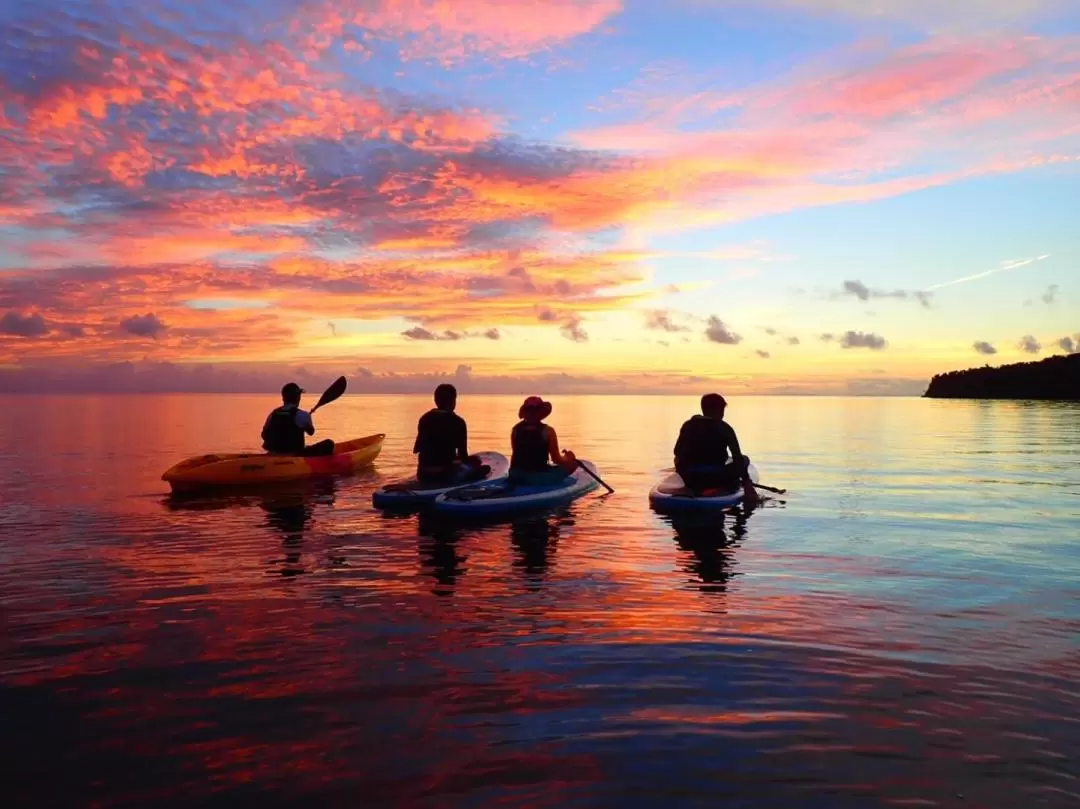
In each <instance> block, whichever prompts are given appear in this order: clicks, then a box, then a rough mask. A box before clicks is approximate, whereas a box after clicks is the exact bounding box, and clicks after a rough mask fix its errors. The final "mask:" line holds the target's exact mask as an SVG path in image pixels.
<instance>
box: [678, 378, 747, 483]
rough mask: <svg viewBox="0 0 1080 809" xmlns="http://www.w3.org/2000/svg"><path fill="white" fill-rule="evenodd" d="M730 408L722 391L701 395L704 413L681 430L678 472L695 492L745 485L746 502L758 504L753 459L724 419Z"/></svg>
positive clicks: (702, 411) (688, 422)
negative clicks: (751, 474)
mask: <svg viewBox="0 0 1080 809" xmlns="http://www.w3.org/2000/svg"><path fill="white" fill-rule="evenodd" d="M726 409H727V402H726V401H725V400H724V397H723V396H721V395H720V394H719V393H707V394H705V395H704V396H702V397H701V415H700V416H694V417H693V418H691V419H690V420H689V421H687V422H686V423H685V424H683V426H682V429H681V430H679V439H678V441H676V442H675V471H676V472H678V473H679V477H681V478H682V479H683V483H684V484H686V487H687V488H688V489H693V490H695V491H702V490H705V489H721V490H724V491H734V490H735V489H737V488H738V487H739V485H740V484H741V485H742V488H743V499H744V501H745V502H748V503H755V502H757V500H758V494H757V489H755V488H754V484H753V482H752V481H751V480H750V459H749V458H747V457H746V456H745V455H743V454H742V450H741V449H740V448H739V438H738V436H736V435H735V430H734V429H733V428H732V426H731V425H730V424H728V423H727V422H726V421H724V411H725V410H726ZM729 450H730V453H731V454H730V456H729V454H728V452H729ZM729 457H730V458H731V462H730V463H729V462H728V458H729Z"/></svg>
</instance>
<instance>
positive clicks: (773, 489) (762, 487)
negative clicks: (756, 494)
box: [754, 483, 787, 494]
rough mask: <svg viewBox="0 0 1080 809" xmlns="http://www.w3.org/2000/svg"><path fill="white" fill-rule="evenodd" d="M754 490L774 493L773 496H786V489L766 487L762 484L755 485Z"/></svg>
mask: <svg viewBox="0 0 1080 809" xmlns="http://www.w3.org/2000/svg"><path fill="white" fill-rule="evenodd" d="M754 488H755V489H764V490H765V491H767V492H774V493H775V494H787V489H777V488H775V487H774V486H766V485H765V484H764V483H755V484H754Z"/></svg>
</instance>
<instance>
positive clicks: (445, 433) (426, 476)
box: [413, 383, 487, 483]
mask: <svg viewBox="0 0 1080 809" xmlns="http://www.w3.org/2000/svg"><path fill="white" fill-rule="evenodd" d="M456 406H457V389H456V388H455V387H454V386H453V385H450V384H446V383H444V384H442V385H439V386H438V387H437V388H435V407H434V409H432V410H429V411H428V412H427V413H425V414H424V415H423V416H421V417H420V420H419V421H418V422H417V424H416V442H415V443H414V444H413V452H414V453H415V454H416V476H417V478H418V479H419V480H421V481H424V482H429V483H437V482H445V481H452V480H457V479H465V478H470V477H475V476H477V475H482V474H484V471H485V470H486V469H487V467H484V466H483V465H482V463H481V461H480V460H479V459H478V458H475V457H472V456H470V455H469V448H468V447H469V428H468V425H466V424H465V419H463V418H462V417H461V416H459V415H458V414H457V413H455V412H454V408H455V407H456Z"/></svg>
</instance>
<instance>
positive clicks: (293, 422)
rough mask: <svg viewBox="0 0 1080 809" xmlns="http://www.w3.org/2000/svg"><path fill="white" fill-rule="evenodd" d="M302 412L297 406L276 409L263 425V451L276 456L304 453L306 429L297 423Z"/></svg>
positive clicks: (283, 406) (285, 405) (284, 405)
mask: <svg viewBox="0 0 1080 809" xmlns="http://www.w3.org/2000/svg"><path fill="white" fill-rule="evenodd" d="M301 412H302V411H301V410H300V408H299V407H298V406H297V405H295V404H283V405H282V406H281V407H277V408H274V410H272V411H271V413H270V415H269V416H268V417H267V419H266V424H264V425H263V430H262V439H263V449H264V450H266V451H267V452H272V453H274V454H282V455H284V454H287V455H300V454H301V453H302V452H303V451H304V429H303V428H302V427H301V426H300V425H299V424H298V423H297V417H298V416H299V415H300V413H301ZM304 415H307V414H306V413H305V414H304ZM301 418H302V417H301Z"/></svg>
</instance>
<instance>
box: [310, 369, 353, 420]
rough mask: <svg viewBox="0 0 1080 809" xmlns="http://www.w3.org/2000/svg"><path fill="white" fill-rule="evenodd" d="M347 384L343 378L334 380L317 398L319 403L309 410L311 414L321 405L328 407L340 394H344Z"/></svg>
mask: <svg viewBox="0 0 1080 809" xmlns="http://www.w3.org/2000/svg"><path fill="white" fill-rule="evenodd" d="M348 384H349V383H348V381H347V380H346V379H345V377H343V376H339V377H338V378H337V379H336V380H334V384H332V385H331V386H330V387H328V388H327V389H326V390H325V391H324V392H323V395H322V396H320V397H319V401H318V402H316V403H315V406H314V407H313V408H311V412H312V413H314V412H315V411H316V410H318V409H319V408H320V407H322V406H323V405H328V404H330V403H331V402H332V401H334V400H335V399H338V398H340V397H341V394H343V393H344V392H345V388H346V387H347V386H348Z"/></svg>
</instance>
